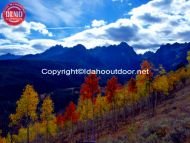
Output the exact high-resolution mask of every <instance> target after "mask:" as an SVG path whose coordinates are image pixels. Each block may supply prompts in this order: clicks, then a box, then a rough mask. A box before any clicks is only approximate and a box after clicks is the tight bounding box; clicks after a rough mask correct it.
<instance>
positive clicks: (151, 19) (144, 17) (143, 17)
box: [138, 13, 162, 23]
mask: <svg viewBox="0 0 190 143" xmlns="http://www.w3.org/2000/svg"><path fill="white" fill-rule="evenodd" d="M138 18H139V19H141V20H143V21H145V22H147V23H160V22H162V19H161V18H159V17H155V16H152V15H151V14H150V13H145V14H144V15H141V16H139V17H138Z"/></svg>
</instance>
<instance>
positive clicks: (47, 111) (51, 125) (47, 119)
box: [40, 96, 56, 142]
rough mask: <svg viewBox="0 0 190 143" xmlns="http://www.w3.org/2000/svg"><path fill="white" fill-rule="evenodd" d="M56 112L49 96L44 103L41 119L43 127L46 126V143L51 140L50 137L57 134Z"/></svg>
mask: <svg viewBox="0 0 190 143" xmlns="http://www.w3.org/2000/svg"><path fill="white" fill-rule="evenodd" d="M53 112H54V103H53V101H52V99H51V98H50V96H47V97H46V98H45V99H44V100H43V103H42V107H41V115H40V119H41V121H42V125H44V126H45V132H46V142H47V141H48V139H49V135H54V134H55V132H56V123H55V115H54V114H53Z"/></svg>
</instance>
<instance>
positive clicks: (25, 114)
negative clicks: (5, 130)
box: [10, 85, 39, 143]
mask: <svg viewBox="0 0 190 143" xmlns="http://www.w3.org/2000/svg"><path fill="white" fill-rule="evenodd" d="M38 103H39V97H38V93H37V92H36V91H35V90H34V88H33V86H32V85H26V87H25V89H24V91H23V94H22V95H21V98H20V99H19V100H18V101H17V103H16V104H17V107H16V113H15V114H11V115H10V120H11V125H19V124H22V126H25V127H26V128H27V143H29V142H30V138H29V136H30V130H29V127H30V125H31V123H32V122H34V121H35V120H36V119H37V112H36V110H37V105H38Z"/></svg>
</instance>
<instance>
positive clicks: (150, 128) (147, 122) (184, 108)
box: [98, 84, 190, 143]
mask: <svg viewBox="0 0 190 143" xmlns="http://www.w3.org/2000/svg"><path fill="white" fill-rule="evenodd" d="M174 95H175V97H174V98H172V99H169V100H167V101H165V102H163V103H161V104H159V105H158V106H157V114H156V115H155V116H154V117H149V116H148V112H144V113H142V114H140V115H138V116H136V117H135V119H133V124H129V125H122V126H120V128H119V130H118V131H117V132H115V133H111V134H109V135H106V136H103V137H101V138H100V139H99V141H98V142H99V143H190V84H188V85H187V86H186V87H184V88H182V89H181V90H179V91H177V92H176V93H175V94H174ZM149 112H150V111H149Z"/></svg>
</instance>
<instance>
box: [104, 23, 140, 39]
mask: <svg viewBox="0 0 190 143" xmlns="http://www.w3.org/2000/svg"><path fill="white" fill-rule="evenodd" d="M106 33H107V35H108V37H109V38H110V39H112V40H114V41H130V40H135V39H136V40H137V36H136V35H137V33H138V27H137V26H136V25H132V26H121V27H117V28H115V27H112V28H109V29H107V30H106Z"/></svg>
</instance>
